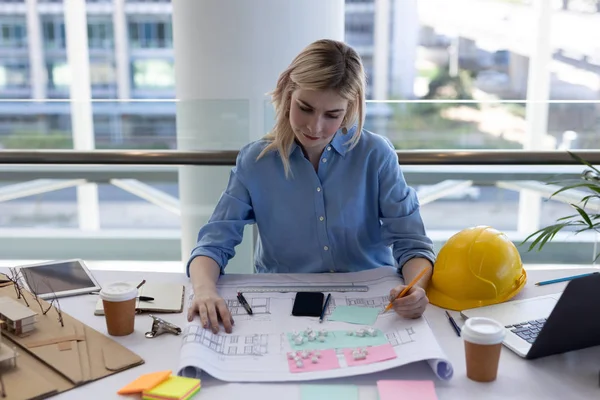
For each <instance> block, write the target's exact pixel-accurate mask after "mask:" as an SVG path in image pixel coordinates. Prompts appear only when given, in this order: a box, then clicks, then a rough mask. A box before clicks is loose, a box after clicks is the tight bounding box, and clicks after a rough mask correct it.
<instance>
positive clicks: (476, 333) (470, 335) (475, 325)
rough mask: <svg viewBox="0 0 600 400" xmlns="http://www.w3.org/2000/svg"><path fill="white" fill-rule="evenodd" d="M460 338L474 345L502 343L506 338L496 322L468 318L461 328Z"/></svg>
mask: <svg viewBox="0 0 600 400" xmlns="http://www.w3.org/2000/svg"><path fill="white" fill-rule="evenodd" d="M460 335H461V337H462V338H463V339H464V340H467V341H469V342H471V343H475V344H482V345H487V344H497V343H502V341H503V340H504V337H505V336H506V329H505V328H504V326H502V325H501V324H500V323H499V322H498V321H496V320H493V319H491V318H483V317H473V318H469V319H468V320H467V321H466V322H465V324H464V325H463V327H462V330H461V332H460Z"/></svg>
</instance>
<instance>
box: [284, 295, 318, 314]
mask: <svg viewBox="0 0 600 400" xmlns="http://www.w3.org/2000/svg"><path fill="white" fill-rule="evenodd" d="M324 299H325V295H324V294H323V293H321V292H298V293H296V298H295V299H294V307H293V308H292V315H293V316H295V317H320V316H321V311H323V300H324Z"/></svg>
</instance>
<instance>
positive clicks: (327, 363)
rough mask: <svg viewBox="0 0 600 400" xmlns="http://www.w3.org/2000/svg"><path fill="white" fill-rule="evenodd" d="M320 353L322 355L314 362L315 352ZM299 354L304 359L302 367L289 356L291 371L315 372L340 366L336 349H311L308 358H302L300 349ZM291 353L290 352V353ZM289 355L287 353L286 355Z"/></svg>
mask: <svg viewBox="0 0 600 400" xmlns="http://www.w3.org/2000/svg"><path fill="white" fill-rule="evenodd" d="M317 351H318V352H319V353H320V357H318V358H317V362H316V363H313V362H312V358H313V356H314V355H315V352H317ZM297 353H298V356H300V358H301V360H302V364H303V365H302V367H298V366H297V365H296V361H295V360H290V359H289V357H288V365H289V367H290V372H314V371H327V370H329V369H336V368H339V367H340V362H339V361H338V358H337V356H336V354H335V350H316V351H309V352H308V353H309V356H308V358H302V357H301V355H300V354H301V353H302V351H298V352H297ZM288 354H289V353H288ZM287 356H288V355H287V354H286V357H287Z"/></svg>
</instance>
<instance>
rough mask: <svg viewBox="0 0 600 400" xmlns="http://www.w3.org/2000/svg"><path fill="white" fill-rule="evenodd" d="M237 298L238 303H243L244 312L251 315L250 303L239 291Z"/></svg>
mask: <svg viewBox="0 0 600 400" xmlns="http://www.w3.org/2000/svg"><path fill="white" fill-rule="evenodd" d="M237 298H238V301H239V302H240V304H241V305H243V306H244V308H245V309H246V312H247V313H248V314H250V315H252V308H250V304H248V302H247V301H246V299H245V298H244V295H243V294H242V293H241V292H238V294H237Z"/></svg>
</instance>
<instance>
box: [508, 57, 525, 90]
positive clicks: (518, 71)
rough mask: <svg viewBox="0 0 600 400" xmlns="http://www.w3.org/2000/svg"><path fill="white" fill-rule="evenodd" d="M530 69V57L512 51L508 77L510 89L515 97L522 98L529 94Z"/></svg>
mask: <svg viewBox="0 0 600 400" xmlns="http://www.w3.org/2000/svg"><path fill="white" fill-rule="evenodd" d="M528 71H529V58H528V57H527V56H524V55H522V54H518V53H515V52H511V53H510V59H509V61H508V77H509V79H510V89H511V91H512V92H513V93H514V98H517V99H520V98H524V97H526V96H527V75H528V73H529V72H528Z"/></svg>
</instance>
